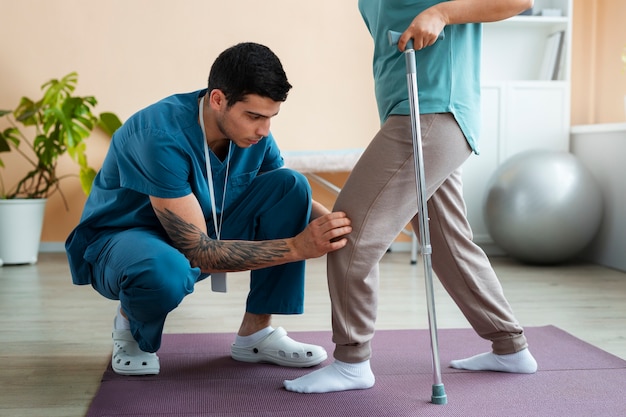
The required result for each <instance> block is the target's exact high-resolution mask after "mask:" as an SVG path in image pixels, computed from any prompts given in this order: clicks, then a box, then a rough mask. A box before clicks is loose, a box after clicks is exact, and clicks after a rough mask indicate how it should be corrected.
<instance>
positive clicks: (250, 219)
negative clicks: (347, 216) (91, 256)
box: [91, 169, 311, 352]
mask: <svg viewBox="0 0 626 417" xmlns="http://www.w3.org/2000/svg"><path fill="white" fill-rule="evenodd" d="M310 212H311V189H310V186H309V183H308V181H307V180H306V178H305V177H304V176H303V175H302V174H300V173H298V172H295V171H292V170H289V169H279V170H275V171H272V172H268V173H265V174H263V175H260V176H258V177H256V178H255V179H254V180H253V181H252V183H251V184H250V186H249V187H248V189H247V191H246V192H245V193H244V194H243V195H242V197H241V198H240V199H239V200H238V201H236V202H235V203H234V204H233V205H232V206H230V207H228V208H227V210H225V217H224V221H223V226H222V239H223V240H231V239H238V240H269V239H279V238H287V237H293V236H295V235H297V234H298V233H300V232H301V231H302V230H304V229H305V228H306V226H307V224H308V222H309V217H310ZM208 225H209V234H212V233H211V232H212V229H213V228H212V222H208ZM107 239H108V242H107V243H106V245H105V246H104V248H103V250H102V251H101V252H100V254H99V255H98V257H97V259H96V260H95V262H94V263H93V264H92V265H91V267H92V268H91V269H92V272H93V277H92V286H93V287H94V289H95V290H96V291H98V292H99V293H100V294H102V295H103V296H104V297H107V298H110V299H113V300H120V302H121V304H122V308H123V310H124V312H125V313H126V314H127V316H128V318H129V321H130V328H131V332H132V334H133V337H134V338H135V339H136V340H137V342H138V343H139V347H140V348H141V350H143V351H146V352H156V351H157V350H158V349H159V347H160V346H161V335H162V333H163V325H164V324H165V319H166V317H167V314H168V313H169V312H170V311H172V310H174V309H175V308H176V307H177V306H178V305H179V304H180V302H181V301H182V300H183V298H184V297H185V296H187V295H188V294H190V293H192V292H193V290H194V285H195V284H196V282H199V281H201V280H202V279H204V278H206V277H207V275H206V274H203V273H201V272H200V269H199V268H193V267H191V265H190V264H189V261H188V260H187V258H185V256H184V255H183V254H182V253H181V252H179V251H178V250H177V249H175V248H174V247H173V246H171V245H170V240H169V238H168V237H167V236H166V235H165V234H164V232H162V231H160V230H159V231H156V230H151V229H145V228H136V229H128V230H124V231H122V232H119V233H115V234H114V235H109V236H107ZM304 267H305V265H304V261H300V262H293V263H289V264H284V265H278V266H274V267H270V268H264V269H259V270H254V271H251V273H250V278H251V279H250V292H249V294H248V299H247V302H246V311H247V312H249V313H253V314H302V312H303V303H304Z"/></svg>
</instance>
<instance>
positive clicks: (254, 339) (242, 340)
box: [235, 326, 274, 347]
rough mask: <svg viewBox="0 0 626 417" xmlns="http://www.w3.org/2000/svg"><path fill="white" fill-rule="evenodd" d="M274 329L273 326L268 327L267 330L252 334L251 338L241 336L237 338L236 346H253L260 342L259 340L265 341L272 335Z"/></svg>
mask: <svg viewBox="0 0 626 417" xmlns="http://www.w3.org/2000/svg"><path fill="white" fill-rule="evenodd" d="M273 331H274V328H273V327H272V326H267V327H266V328H265V329H261V330H259V331H258V332H256V333H252V334H251V335H249V336H239V335H237V337H235V345H236V346H241V347H246V346H252V345H254V344H256V343H258V342H259V340H261V339H263V338H264V337H265V336H267V335H268V334H270V333H272V332H273Z"/></svg>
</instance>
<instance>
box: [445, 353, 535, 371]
mask: <svg viewBox="0 0 626 417" xmlns="http://www.w3.org/2000/svg"><path fill="white" fill-rule="evenodd" d="M450 366H451V367H452V368H456V369H467V370H470V371H496V372H511V373H516V374H534V373H535V372H537V361H535V358H534V357H533V355H532V354H531V353H530V351H529V350H528V349H524V350H520V351H519V352H516V353H511V354H508V355H496V354H495V353H492V352H486V353H481V354H480V355H476V356H472V357H471V358H467V359H459V360H454V361H451V362H450Z"/></svg>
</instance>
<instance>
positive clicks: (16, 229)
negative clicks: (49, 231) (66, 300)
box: [0, 199, 46, 266]
mask: <svg viewBox="0 0 626 417" xmlns="http://www.w3.org/2000/svg"><path fill="white" fill-rule="evenodd" d="M45 209H46V200H45V199H15V200H0V266H2V265H3V264H4V265H18V264H34V263H37V255H38V254H39V241H40V240H41V229H42V226H43V216H44V212H45Z"/></svg>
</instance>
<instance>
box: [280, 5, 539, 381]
mask: <svg viewBox="0 0 626 417" xmlns="http://www.w3.org/2000/svg"><path fill="white" fill-rule="evenodd" d="M531 6H532V1H531V0H500V1H493V0H453V1H441V0H360V1H359V8H360V11H361V14H362V16H363V18H364V20H365V23H366V25H367V27H368V29H369V31H370V33H371V35H372V37H373V39H374V80H375V84H376V99H377V103H378V109H379V113H380V117H381V122H382V127H381V129H380V131H379V132H378V134H377V135H376V136H375V137H374V139H373V140H372V142H371V143H370V144H369V146H368V148H367V149H366V151H365V153H364V154H363V156H362V157H361V159H360V161H359V162H358V163H357V165H356V166H355V168H354V170H353V171H352V173H351V175H350V177H349V178H348V181H347V183H346V184H345V186H344V188H343V190H342V191H341V193H340V195H339V197H338V199H337V202H336V205H335V209H336V210H340V211H342V212H345V213H347V215H348V216H349V217H350V219H351V221H352V228H353V231H352V233H351V234H350V235H349V236H348V244H347V246H346V247H345V248H343V249H341V250H339V251H337V252H333V253H329V254H328V281H329V289H330V295H331V300H332V327H333V341H334V343H335V344H336V348H335V352H334V357H335V361H334V362H333V363H332V364H331V365H329V366H327V367H325V368H322V369H319V370H317V371H314V372H312V373H309V374H307V375H304V376H303V377H300V378H298V379H295V380H292V381H285V383H284V384H285V387H286V388H287V389H288V390H290V391H296V392H304V393H319V392H331V391H343V390H350V389H366V388H370V387H372V386H373V385H374V379H375V378H374V374H373V373H372V371H371V368H370V362H369V360H370V357H371V354H372V352H371V346H370V342H371V339H372V337H373V335H374V323H375V320H376V309H377V289H378V269H377V265H378V261H379V260H380V259H381V257H382V256H383V254H384V253H385V251H386V249H387V248H388V247H389V245H390V244H391V242H392V241H393V240H394V239H395V237H396V236H397V235H398V233H399V232H400V231H401V230H402V228H403V227H404V225H406V224H407V223H408V222H409V221H410V222H411V224H412V225H413V227H414V228H415V230H417V228H418V226H419V221H418V217H417V216H416V210H417V202H416V201H417V197H416V194H415V167H414V163H413V145H412V139H411V120H410V110H409V101H408V93H407V87H406V65H405V58H404V56H403V54H402V53H400V52H399V51H398V50H397V49H395V48H393V47H391V46H389V42H388V40H387V32H388V30H390V29H391V30H400V31H401V30H405V31H404V33H403V34H402V36H401V37H400V41H399V44H398V49H399V50H400V51H403V50H404V47H405V45H406V43H407V41H408V40H409V39H412V40H413V43H414V47H415V49H416V50H417V51H416V62H417V71H418V74H417V77H418V83H419V102H420V103H419V107H420V111H421V113H422V114H421V116H420V121H421V129H422V132H421V133H422V141H423V153H424V169H425V179H426V188H427V190H426V191H427V197H428V214H429V216H430V232H431V244H432V263H433V269H434V271H435V273H436V274H437V277H438V278H439V279H440V281H441V283H442V284H443V286H444V287H445V289H446V290H447V291H448V293H449V294H450V296H451V297H452V298H453V299H454V301H455V302H456V304H457V305H458V306H459V308H460V309H461V311H462V312H463V314H464V315H465V317H466V318H467V320H468V321H469V322H470V324H471V325H472V327H473V328H474V330H475V331H476V332H477V333H478V334H479V335H480V336H481V337H483V338H485V339H488V340H490V341H491V342H492V352H487V353H483V354H480V355H477V356H474V357H471V358H468V359H462V360H455V361H453V362H452V363H451V366H452V367H454V368H460V369H469V370H486V371H501V372H515V373H534V372H536V370H537V363H536V362H535V359H534V358H533V356H532V355H531V353H530V352H529V350H528V345H527V343H526V337H525V336H524V333H523V329H522V327H520V325H519V324H518V322H517V320H516V319H515V316H514V315H513V312H512V310H511V307H510V306H509V304H508V302H507V300H506V298H505V297H504V294H503V291H502V288H501V286H500V283H499V281H498V278H497V277H496V274H495V272H494V270H493V269H492V267H491V265H490V263H489V260H488V259H487V256H486V255H485V254H484V252H483V251H482V250H481V249H480V248H479V247H478V246H477V245H475V244H474V243H473V242H472V232H471V229H470V226H469V224H468V222H467V219H466V216H465V203H464V200H463V195H462V183H461V170H460V168H461V165H462V164H463V162H464V161H465V160H466V159H467V158H468V157H469V156H470V154H471V153H472V151H474V152H476V153H477V152H478V149H477V144H476V140H477V138H478V130H479V125H480V120H481V118H480V114H479V112H480V74H479V65H480V46H481V25H480V24H479V22H489V21H495V20H500V19H504V18H507V17H510V16H513V15H516V14H518V13H520V12H522V11H524V10H526V9H528V8H529V7H531ZM442 31H444V32H445V36H444V38H443V40H437V37H438V35H439V34H440V33H441V32H442Z"/></svg>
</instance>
